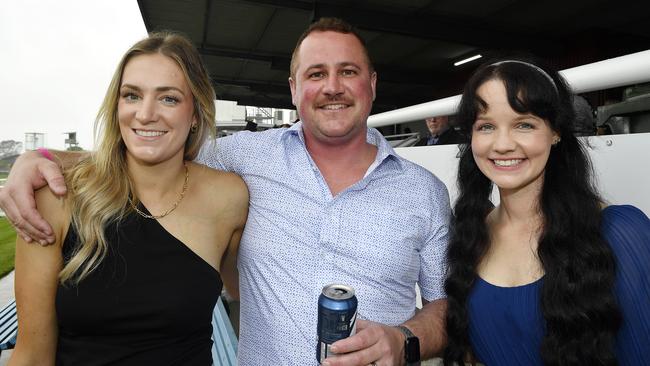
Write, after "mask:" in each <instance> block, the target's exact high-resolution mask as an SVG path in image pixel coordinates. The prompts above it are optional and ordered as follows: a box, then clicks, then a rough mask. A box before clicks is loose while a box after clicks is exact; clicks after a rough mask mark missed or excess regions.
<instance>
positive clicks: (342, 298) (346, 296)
mask: <svg viewBox="0 0 650 366" xmlns="http://www.w3.org/2000/svg"><path fill="white" fill-rule="evenodd" d="M356 320H357V297H356V296H354V289H353V288H352V287H350V286H347V285H340V284H331V285H327V286H325V287H323V292H322V293H321V295H320V296H319V297H318V346H317V347H316V359H317V360H318V362H319V363H320V362H323V360H325V358H327V357H328V356H331V355H333V354H334V353H333V352H332V351H331V350H330V347H331V345H332V343H334V342H336V341H338V340H340V339H343V338H347V337H349V336H351V335H353V334H354V333H355V331H356Z"/></svg>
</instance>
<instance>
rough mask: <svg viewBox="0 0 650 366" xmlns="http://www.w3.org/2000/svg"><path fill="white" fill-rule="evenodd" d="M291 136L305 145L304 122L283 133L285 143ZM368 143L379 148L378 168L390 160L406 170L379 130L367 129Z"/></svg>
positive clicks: (295, 124)
mask: <svg viewBox="0 0 650 366" xmlns="http://www.w3.org/2000/svg"><path fill="white" fill-rule="evenodd" d="M290 136H297V137H298V138H299V139H300V142H301V143H302V144H303V146H304V145H305V135H304V132H303V131H302V121H298V122H296V123H294V124H293V126H291V127H289V128H285V129H284V131H282V140H283V141H286V140H287V139H289V138H290ZM366 142H368V143H370V144H373V145H375V146H377V156H376V157H375V163H374V164H375V165H376V166H379V164H381V163H382V162H383V161H384V160H386V159H388V158H390V159H392V160H394V161H396V162H397V163H398V165H399V167H400V169H404V166H403V162H402V160H401V159H399V158H398V155H397V153H396V152H395V150H394V149H393V147H392V146H390V144H389V143H388V141H386V139H385V138H384V136H382V134H381V133H380V132H379V131H377V129H375V128H370V127H368V128H367V131H366ZM306 150H307V149H306V148H305V151H306Z"/></svg>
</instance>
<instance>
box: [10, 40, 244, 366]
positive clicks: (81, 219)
mask: <svg viewBox="0 0 650 366" xmlns="http://www.w3.org/2000/svg"><path fill="white" fill-rule="evenodd" d="M213 100H214V91H213V89H212V86H211V83H210V79H209V77H208V74H207V72H206V70H205V67H204V66H203V64H202V63H201V58H200V56H199V54H198V52H197V50H196V49H195V48H194V47H193V46H192V44H191V43H190V41H188V40H187V39H186V38H184V37H182V36H180V35H176V34H171V33H152V34H151V35H149V37H147V38H145V39H144V40H142V41H140V42H138V43H136V44H135V45H134V46H133V47H131V49H129V50H128V51H127V53H126V54H125V55H124V56H123V57H122V60H121V61H120V63H119V65H118V67H117V70H116V71H115V74H114V75H113V79H112V81H111V83H110V86H109V88H108V91H107V92H106V96H105V98H104V102H103V104H102V106H101V109H100V111H99V114H98V118H97V123H98V128H99V132H100V134H99V135H100V136H101V138H100V141H99V147H98V150H97V151H96V152H94V153H92V154H90V155H88V154H85V155H84V156H85V158H84V159H83V160H82V161H81V162H80V163H78V164H76V165H75V166H74V167H72V168H70V169H69V170H67V171H66V172H65V182H66V184H67V186H68V193H67V195H65V196H64V197H63V198H59V197H57V196H56V195H55V194H53V193H52V192H51V191H50V190H49V189H47V188H44V189H41V190H39V191H38V192H36V205H37V207H38V210H39V212H40V214H41V215H42V216H43V217H44V218H45V219H46V220H48V222H49V223H50V224H51V225H52V232H53V234H54V243H53V244H54V245H50V246H43V247H41V246H38V245H32V244H28V243H26V242H25V240H23V238H22V236H19V237H18V240H17V244H16V277H15V291H16V302H17V311H18V319H20V322H19V323H18V333H19V336H18V342H17V344H16V349H15V350H14V351H13V353H12V356H11V359H10V361H9V365H11V366H19V365H54V364H55V363H56V364H57V365H109V364H111V365H112V364H120V365H180V364H182V365H210V364H212V353H211V348H212V341H211V339H210V337H211V335H212V327H211V319H212V310H213V308H214V306H215V303H216V302H217V299H218V296H219V294H220V293H221V287H222V281H223V284H225V285H226V287H227V289H228V291H229V293H230V294H234V295H235V296H237V281H238V273H237V268H236V255H237V250H238V245H239V239H240V238H241V235H242V231H243V228H244V224H245V222H246V217H247V210H248V191H247V188H246V186H245V184H244V182H243V181H242V180H241V178H239V177H238V176H236V175H235V174H233V173H227V172H222V171H217V170H213V169H210V168H208V167H205V166H201V165H198V164H195V163H192V162H191V161H192V159H194V158H195V157H196V155H197V153H198V151H199V148H200V146H201V145H202V143H203V141H204V140H205V138H206V137H207V136H208V135H209V134H210V133H213V132H214V117H215V107H214V102H213ZM46 154H47V153H46Z"/></svg>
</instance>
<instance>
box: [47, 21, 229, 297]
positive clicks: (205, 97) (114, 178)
mask: <svg viewBox="0 0 650 366" xmlns="http://www.w3.org/2000/svg"><path fill="white" fill-rule="evenodd" d="M155 53H159V54H161V55H164V56H167V57H169V58H171V59H173V60H174V61H176V63H177V64H178V66H179V67H180V68H181V70H183V74H184V75H185V80H186V81H187V83H188V84H189V87H190V90H191V91H192V96H193V102H194V114H195V116H196V120H197V127H198V128H197V130H196V132H192V133H190V134H189V136H188V138H187V141H186V142H185V151H184V159H185V160H193V159H194V158H195V157H196V156H197V154H198V152H199V149H200V147H201V145H202V144H203V142H204V140H205V139H206V138H207V136H208V135H212V136H214V133H215V104H214V100H215V99H216V98H215V93H214V89H213V88H212V84H211V82H210V78H209V76H208V72H207V70H206V68H205V66H204V65H203V62H202V61H201V56H200V55H199V53H198V51H197V50H196V48H195V47H194V46H193V45H192V43H191V42H190V41H189V40H188V39H187V38H185V37H184V36H182V35H179V34H176V33H170V32H156V33H151V34H149V36H148V37H147V38H145V39H143V40H141V41H139V42H138V43H136V44H135V45H133V47H131V48H130V49H129V50H128V51H127V52H126V54H125V55H124V56H123V57H122V60H121V61H120V63H119V64H118V66H117V69H116V70H115V73H114V74H113V79H112V80H111V83H110V85H109V87H108V90H107V92H106V96H105V97H104V101H103V103H102V105H101V107H100V109H99V112H98V114H97V118H96V120H95V140H96V141H99V147H98V149H97V151H96V152H95V153H93V154H92V155H91V156H90V157H89V158H87V159H85V160H84V161H82V162H80V163H79V164H77V165H76V166H74V167H73V168H71V169H69V170H68V171H67V172H66V174H65V176H66V184H67V186H68V188H69V202H70V208H71V214H72V219H71V220H72V221H71V222H72V225H73V226H74V229H75V230H76V232H77V233H78V237H79V240H78V242H77V243H76V246H75V248H74V250H73V251H72V255H71V258H70V259H69V260H68V261H67V263H66V264H65V266H64V267H63V269H62V270H61V272H60V274H59V280H60V282H61V283H63V284H65V283H70V282H72V283H74V284H78V283H79V282H80V281H81V280H83V279H84V278H85V277H86V276H88V274H89V273H90V272H92V271H93V270H94V269H96V268H97V266H98V265H99V264H100V263H101V261H102V259H103V258H104V256H105V255H106V251H107V248H108V243H107V241H106V236H105V230H106V228H107V227H108V225H110V224H112V223H115V222H119V221H121V220H122V219H123V218H124V217H125V215H127V214H128V213H130V212H131V211H132V208H130V205H129V204H128V199H129V197H131V196H132V195H133V192H134V191H133V183H132V182H131V180H130V178H129V174H128V173H127V167H126V146H125V145H124V141H123V140H122V135H121V133H120V126H119V121H118V115H117V105H118V101H119V98H120V86H121V83H122V74H123V72H124V68H125V66H126V64H127V63H128V62H129V60H130V59H131V58H133V57H135V56H138V55H147V54H155ZM133 199H134V201H137V198H136V197H133ZM136 204H137V202H136Z"/></svg>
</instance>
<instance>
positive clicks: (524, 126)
mask: <svg viewBox="0 0 650 366" xmlns="http://www.w3.org/2000/svg"><path fill="white" fill-rule="evenodd" d="M515 128H516V129H518V130H534V129H535V125H534V124H532V123H529V122H519V123H517V124H516V125H515ZM474 129H475V130H476V131H479V132H489V131H493V130H495V129H496V127H495V126H494V125H492V124H490V123H483V124H477V125H476V126H475V127H474Z"/></svg>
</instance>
